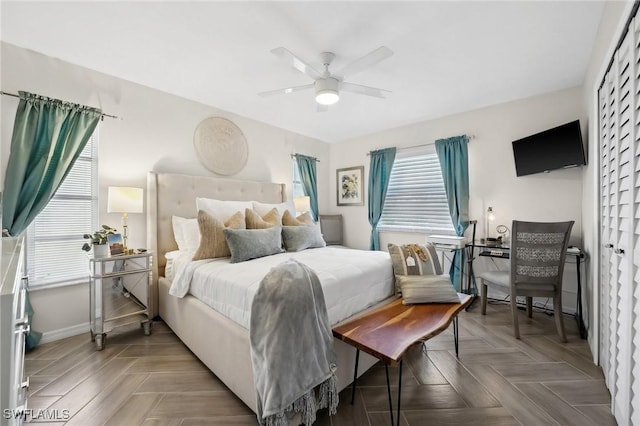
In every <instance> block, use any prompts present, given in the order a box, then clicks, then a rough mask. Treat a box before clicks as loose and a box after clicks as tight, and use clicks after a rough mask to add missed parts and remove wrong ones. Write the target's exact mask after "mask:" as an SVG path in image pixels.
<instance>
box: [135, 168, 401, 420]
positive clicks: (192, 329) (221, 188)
mask: <svg viewBox="0 0 640 426" xmlns="http://www.w3.org/2000/svg"><path fill="white" fill-rule="evenodd" d="M147 183H148V209H147V215H148V220H147V227H148V229H147V236H148V248H149V249H150V250H152V251H153V253H154V254H155V256H154V264H153V279H152V285H151V290H150V294H151V298H150V300H151V302H150V306H149V308H150V312H151V314H152V316H159V317H160V318H162V320H163V321H164V322H165V323H166V324H167V325H168V326H169V327H170V328H171V329H172V330H173V331H174V332H175V334H176V335H177V336H178V337H179V338H180V339H181V340H182V342H183V343H184V344H185V345H186V346H187V347H189V349H190V350H191V351H192V352H193V353H194V354H195V355H196V356H197V357H198V358H199V359H200V360H201V361H202V362H203V363H204V364H205V365H207V367H208V368H209V369H210V370H211V371H212V372H213V373H214V374H215V375H216V376H217V377H218V378H219V379H220V380H222V382H224V383H225V384H226V385H227V387H228V388H229V389H230V390H231V391H232V392H233V393H234V394H235V395H237V396H238V397H239V398H240V399H241V400H242V401H243V402H244V403H245V404H246V405H247V406H248V407H249V408H251V409H252V410H253V411H254V412H255V411H256V391H255V387H254V380H253V369H252V364H251V350H250V344H249V331H248V329H247V328H246V321H247V320H246V314H243V313H239V314H238V315H240V316H239V317H238V318H235V321H234V320H232V319H230V317H233V314H230V313H229V312H225V314H222V313H220V312H218V311H216V310H215V309H213V308H212V307H210V306H209V305H208V304H207V303H205V302H203V301H201V300H199V299H197V298H196V297H194V296H193V295H192V294H191V293H188V294H186V295H185V296H184V297H182V298H179V297H174V296H171V295H170V294H169V289H170V287H171V281H170V280H169V279H167V278H166V277H165V273H164V272H165V265H166V263H167V260H166V258H165V256H164V254H165V253H168V252H171V251H174V250H176V249H177V243H176V241H175V239H174V235H173V227H172V216H180V217H185V218H193V217H196V216H197V211H196V203H195V200H196V198H197V197H203V198H212V199H217V200H233V201H258V202H262V203H272V204H277V203H281V202H283V201H285V200H286V191H285V185H283V184H276V183H264V182H255V181H245V180H236V179H226V178H215V177H209V176H190V175H183V174H174V173H156V172H150V173H149V174H148V182H147ZM313 250H318V252H315V253H314V252H313ZM320 250H323V249H312V250H306V251H305V252H307V253H305V252H300V253H299V256H301V257H302V258H303V260H302V261H303V262H304V258H305V257H306V259H307V260H308V261H313V260H312V259H315V261H316V265H314V266H316V267H318V268H321V269H322V268H324V270H323V271H324V272H319V273H318V275H319V277H320V279H321V281H323V279H324V280H325V281H327V280H328V281H331V280H332V279H333V278H332V277H331V276H333V275H334V274H333V271H332V267H331V266H330V264H328V263H327V262H330V261H331V259H330V258H331V257H335V258H336V259H339V258H340V255H339V254H336V252H335V250H347V249H341V248H335V247H327V251H324V252H320ZM320 253H324V254H322V255H320ZM362 253H363V255H364V253H368V252H362ZM377 255H378V256H380V255H381V253H378V254H377ZM277 256H281V257H282V259H284V258H286V257H287V254H283V255H279V254H278V255H274V256H269V258H271V259H264V258H263V260H262V261H261V262H266V263H267V264H269V265H271V264H274V263H277V262H278V261H279V259H280V258H277ZM382 256H383V257H382V258H377V259H376V260H375V262H376V263H380V259H382V260H383V261H382V264H384V265H386V266H384V268H385V271H384V274H385V276H388V279H387V278H385V280H386V281H388V283H387V284H385V286H386V287H381V288H378V289H377V290H376V292H377V294H376V295H375V296H374V297H373V298H371V299H370V300H367V301H366V305H369V307H365V308H358V307H357V306H356V307H354V306H350V307H348V309H346V310H344V309H342V308H340V309H338V308H336V309H334V308H332V306H331V303H333V302H330V299H331V300H334V301H335V300H339V299H340V297H339V296H338V293H336V292H335V291H332V290H326V289H325V293H326V294H325V299H327V305H328V311H329V316H330V321H332V324H333V323H335V322H336V321H342V320H345V319H346V318H345V316H348V317H353V316H355V315H357V314H359V313H361V312H364V311H368V310H369V309H373V308H375V306H377V305H379V304H380V303H384V300H386V299H388V297H390V296H392V293H393V282H392V280H393V278H392V276H393V275H392V272H391V261H390V260H388V259H387V258H386V257H385V255H382ZM248 262H255V261H253V260H252V261H248ZM215 263H216V262H211V263H210V264H209V265H212V266H208V267H213V266H216V265H215ZM255 263H259V262H255ZM318 263H319V264H320V266H318ZM325 263H327V264H326V265H325ZM309 266H310V267H312V268H313V267H314V266H312V265H309ZM364 272H365V271H364V269H363V274H364ZM349 273H350V274H353V271H352V272H349ZM327 277H329V278H327ZM351 278H352V279H353V278H354V277H353V276H352V277H351ZM251 279H252V280H253V281H254V282H253V284H251V283H249V284H251V285H249V284H248V287H247V288H253V289H255V280H256V278H255V277H253V278H251ZM366 280H367V277H366V274H364V275H362V276H361V277H360V281H366ZM333 287H339V286H336V285H335V283H334V285H333ZM324 288H325V283H324V282H323V289H324ZM334 290H335V289H334ZM251 291H253V290H251ZM251 291H248V292H249V293H251ZM196 293H197V291H196ZM352 296H353V295H352ZM201 297H202V296H201ZM249 297H251V296H250V295H249ZM343 299H347V298H343ZM352 299H358V298H357V297H355V298H354V297H352ZM203 300H206V298H204V299H203ZM208 303H209V302H208ZM244 303H246V302H244ZM209 304H211V303H209ZM341 309H342V310H341ZM354 309H357V310H358V312H356V313H354V312H352V311H353V310H354ZM332 310H333V311H332ZM243 315H245V317H244V320H243ZM236 316H237V315H236ZM243 323H245V326H243V325H241V324H243ZM334 343H335V350H336V355H337V364H338V372H337V378H338V387H339V389H343V388H345V387H346V386H347V385H348V384H349V383H351V381H352V380H353V376H352V372H353V369H354V362H355V349H354V348H352V347H351V346H349V345H347V344H345V343H344V342H341V341H339V340H337V339H334ZM376 361H377V360H376V359H375V358H373V357H370V356H368V355H366V356H364V354H363V356H361V357H360V362H359V368H358V370H359V374H362V373H364V372H365V371H366V370H367V369H368V368H370V367H371V366H372V365H373V364H375V363H376Z"/></svg>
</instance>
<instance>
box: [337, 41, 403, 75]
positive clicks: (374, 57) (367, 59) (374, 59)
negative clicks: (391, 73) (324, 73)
mask: <svg viewBox="0 0 640 426" xmlns="http://www.w3.org/2000/svg"><path fill="white" fill-rule="evenodd" d="M391 55H393V51H392V50H391V49H389V48H388V47H386V46H380V47H378V48H377V49H376V50H374V51H373V52H370V53H368V54H366V55H364V56H363V57H362V58H360V59H356V60H355V61H353V62H351V63H350V64H347V65H346V66H345V67H344V68H342V69H341V70H340V71H337V72H336V73H335V74H336V75H339V76H342V77H347V76H351V75H353V74H356V73H359V72H360V71H362V70H365V69H367V68H369V67H371V66H373V65H375V64H377V63H378V62H380V61H382V60H384V59H387V58H388V57H389V56H391Z"/></svg>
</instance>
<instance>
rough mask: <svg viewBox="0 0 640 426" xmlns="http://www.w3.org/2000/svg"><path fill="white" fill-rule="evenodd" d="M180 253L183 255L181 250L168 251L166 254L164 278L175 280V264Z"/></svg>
mask: <svg viewBox="0 0 640 426" xmlns="http://www.w3.org/2000/svg"><path fill="white" fill-rule="evenodd" d="M180 253H183V252H182V251H180V250H174V251H168V252H166V253H165V254H164V258H165V259H166V260H167V262H166V263H165V265H164V276H165V277H166V278H168V279H170V280H173V276H174V274H173V262H174V260H175V259H176V257H178V256H180Z"/></svg>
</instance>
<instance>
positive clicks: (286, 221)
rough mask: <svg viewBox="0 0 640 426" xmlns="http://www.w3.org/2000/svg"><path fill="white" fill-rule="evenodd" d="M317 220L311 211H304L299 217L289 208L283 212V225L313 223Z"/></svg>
mask: <svg viewBox="0 0 640 426" xmlns="http://www.w3.org/2000/svg"><path fill="white" fill-rule="evenodd" d="M314 223H315V222H314V221H313V218H311V215H310V214H309V213H302V214H301V215H300V216H298V217H294V216H293V215H292V214H291V213H290V212H289V211H288V210H287V211H285V212H284V213H283V214H282V225H283V226H304V225H313V224H314Z"/></svg>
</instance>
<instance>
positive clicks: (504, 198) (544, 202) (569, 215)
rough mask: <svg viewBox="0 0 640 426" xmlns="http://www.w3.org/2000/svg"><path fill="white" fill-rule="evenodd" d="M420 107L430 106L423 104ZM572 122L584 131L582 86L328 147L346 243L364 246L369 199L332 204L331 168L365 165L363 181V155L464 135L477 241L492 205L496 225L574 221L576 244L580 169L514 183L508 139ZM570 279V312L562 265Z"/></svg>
mask: <svg viewBox="0 0 640 426" xmlns="http://www.w3.org/2000/svg"><path fill="white" fill-rule="evenodd" d="M425 101H426V102H428V99H425ZM576 119H580V121H581V123H582V126H583V129H584V128H586V116H585V114H584V109H583V101H582V90H581V88H580V87H576V88H572V89H567V90H563V91H559V92H554V93H550V94H546V95H542V96H537V97H533V98H528V99H522V100H519V101H515V102H509V103H504V104H500V105H495V106H490V107H486V108H482V109H478V110H474V111H469V112H465V113H462V114H456V115H451V116H447V117H443V118H439V119H435V120H429V121H423V122H420V123H415V124H411V125H407V126H404V127H400V128H396V129H391V130H388V131H384V132H380V133H376V134H373V135H368V136H363V137H359V138H356V139H353V140H349V141H347V142H345V143H340V144H337V145H331V171H330V173H329V178H330V184H329V191H330V192H332V196H333V198H331V201H332V203H333V207H332V212H333V213H340V214H342V215H343V218H344V229H345V236H344V240H345V244H346V245H347V246H350V247H355V248H363V249H366V248H368V247H369V235H370V232H371V227H370V225H369V222H368V218H367V200H366V199H365V205H364V206H362V207H360V206H348V207H338V206H337V204H336V201H335V195H334V194H333V192H334V191H335V190H336V176H335V169H338V168H342V167H348V166H358V165H364V167H365V181H367V180H368V178H369V157H368V156H367V155H366V154H367V153H368V152H369V151H371V150H374V149H380V148H387V147H391V146H395V147H398V148H402V147H410V146H415V145H421V144H426V143H432V142H434V141H435V140H436V139H440V138H446V137H451V136H457V135H462V134H467V135H474V136H475V138H474V139H472V140H471V141H470V142H469V181H470V182H469V185H470V188H469V189H470V207H469V209H470V219H477V220H478V228H477V233H478V235H479V236H482V235H483V232H484V226H483V223H484V212H485V211H486V208H487V207H488V206H492V207H493V209H494V212H495V215H496V222H495V224H505V225H507V226H508V227H509V228H510V227H511V221H512V220H514V219H518V220H532V221H562V220H575V222H576V223H575V225H574V227H573V232H572V243H573V244H574V245H577V246H581V245H582V244H581V242H582V241H581V240H582V239H581V235H582V171H581V169H580V168H574V169H566V170H556V171H552V172H550V173H543V174H536V175H530V176H523V177H516V173H515V166H514V161H513V150H512V147H511V142H512V141H513V140H516V139H519V138H522V137H525V136H528V135H531V134H533V133H536V132H539V131H542V130H546V129H549V128H551V127H554V126H557V125H560V124H564V123H566V122H569V121H573V120H576ZM367 186H368V183H367ZM365 192H366V190H365ZM494 234H495V233H494ZM380 239H381V243H382V245H383V246H385V245H386V243H387V242H398V243H405V242H408V241H413V242H416V241H418V242H420V241H424V236H423V235H415V234H414V235H409V236H407V234H400V233H397V234H388V233H381V237H380ZM483 260H484V259H483ZM474 266H475V265H474ZM493 266H494V265H493V263H486V264H484V265H483V264H482V262H478V265H477V266H475V267H476V271H477V272H479V271H482V270H483V268H489V267H493ZM501 267H502V266H501ZM567 273H568V275H569V276H568V279H567V280H566V281H565V290H566V292H565V300H563V304H564V305H565V307H566V308H567V309H573V307H574V306H575V289H576V279H575V271H574V268H572V267H571V265H570V266H567Z"/></svg>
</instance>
